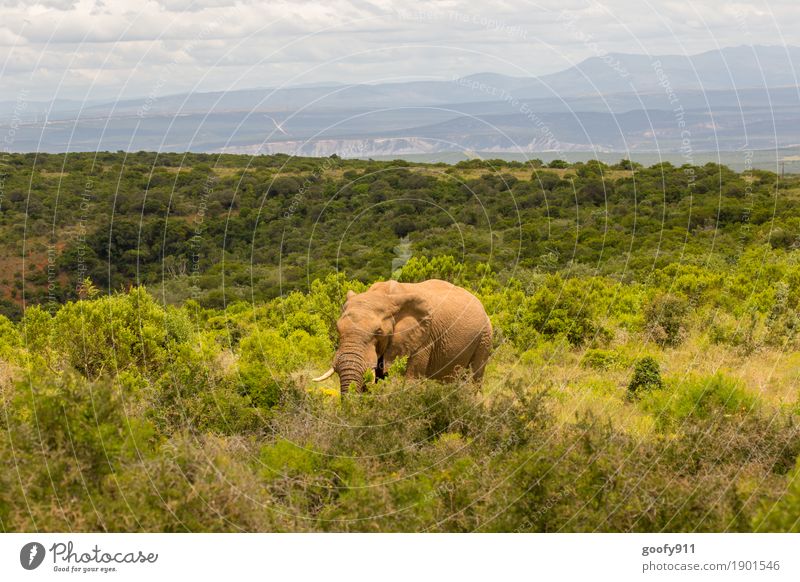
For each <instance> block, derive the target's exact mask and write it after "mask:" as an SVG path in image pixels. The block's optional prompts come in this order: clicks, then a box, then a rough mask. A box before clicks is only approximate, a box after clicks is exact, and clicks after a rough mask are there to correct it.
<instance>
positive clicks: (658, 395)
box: [642, 373, 759, 428]
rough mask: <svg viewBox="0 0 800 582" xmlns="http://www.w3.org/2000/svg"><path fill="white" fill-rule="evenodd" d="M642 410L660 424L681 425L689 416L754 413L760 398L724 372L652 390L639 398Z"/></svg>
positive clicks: (706, 416) (709, 416) (707, 416)
mask: <svg viewBox="0 0 800 582" xmlns="http://www.w3.org/2000/svg"><path fill="white" fill-rule="evenodd" d="M642 406H643V407H644V409H645V410H647V411H649V412H651V413H653V414H654V415H655V416H656V419H657V422H658V423H659V424H660V425H661V426H663V427H673V428H675V427H680V425H681V423H682V422H683V421H685V420H686V419H688V418H700V419H707V418H720V417H722V416H725V415H727V416H731V415H736V416H746V415H748V414H754V413H755V412H757V409H758V406H759V401H758V398H757V397H756V396H754V395H753V394H751V393H750V392H748V391H747V389H745V388H744V386H743V385H742V384H741V382H739V381H737V380H735V379H732V378H729V377H727V376H725V375H723V374H719V373H718V374H714V375H713V376H709V377H704V378H703V377H701V378H690V379H688V380H685V381H683V382H680V383H678V384H676V385H674V386H672V388H671V390H669V391H666V390H653V391H651V392H650V393H649V394H648V395H647V397H646V398H644V399H643V400H642Z"/></svg>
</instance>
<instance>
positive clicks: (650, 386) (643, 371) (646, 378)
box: [628, 356, 664, 395]
mask: <svg viewBox="0 0 800 582" xmlns="http://www.w3.org/2000/svg"><path fill="white" fill-rule="evenodd" d="M663 387H664V381H663V380H662V379H661V368H660V366H659V365H658V361H656V359H655V358H654V357H652V356H645V357H643V358H639V359H638V360H636V363H635V364H634V366H633V376H632V377H631V381H630V382H629V383H628V394H631V395H638V394H640V393H641V392H644V391H647V390H658V389H661V388H663Z"/></svg>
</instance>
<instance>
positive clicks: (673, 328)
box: [645, 293, 689, 347]
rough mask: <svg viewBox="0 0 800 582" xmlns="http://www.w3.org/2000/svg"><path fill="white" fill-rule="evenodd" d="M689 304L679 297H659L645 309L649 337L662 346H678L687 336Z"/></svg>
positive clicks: (666, 294) (669, 295)
mask: <svg viewBox="0 0 800 582" xmlns="http://www.w3.org/2000/svg"><path fill="white" fill-rule="evenodd" d="M688 312H689V303H688V302H687V301H686V299H684V298H682V297H679V296H677V295H672V294H669V293H664V294H660V295H657V296H656V297H655V298H654V299H653V300H652V301H651V302H650V303H649V304H648V305H647V307H646V308H645V324H646V326H647V328H646V331H647V333H648V335H649V336H650V337H651V338H652V340H653V341H654V342H656V343H657V344H658V345H660V346H665V347H666V346H677V345H679V344H680V343H681V342H682V341H683V340H684V338H685V336H686V319H687V314H688Z"/></svg>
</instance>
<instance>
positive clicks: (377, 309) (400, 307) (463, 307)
mask: <svg viewBox="0 0 800 582" xmlns="http://www.w3.org/2000/svg"><path fill="white" fill-rule="evenodd" d="M336 327H337V330H338V332H339V348H338V350H337V351H336V355H335V356H334V358H333V368H332V370H331V371H329V372H328V373H327V374H325V375H323V376H322V377H321V378H320V379H324V378H326V377H328V376H330V375H331V374H332V373H333V372H334V371H335V372H336V373H337V374H338V375H339V381H340V386H341V390H342V393H345V392H346V391H347V390H348V388H349V387H351V386H353V387H355V389H356V390H363V389H364V374H365V372H367V371H368V370H374V371H375V378H376V380H377V379H380V378H383V377H385V375H386V373H387V371H388V370H389V368H390V367H391V365H392V362H393V361H394V360H395V359H396V358H398V357H402V356H407V357H408V363H407V366H406V377H409V378H420V377H426V378H434V379H437V380H448V379H451V378H452V377H453V376H454V375H455V374H456V373H457V372H458V370H459V369H469V370H470V371H471V373H472V377H473V379H474V380H475V381H476V382H478V383H480V382H481V381H482V379H483V373H484V368H485V366H486V362H487V360H488V359H489V355H490V353H491V347H492V325H491V323H490V322H489V317H488V316H487V315H486V311H485V310H484V308H483V305H482V304H481V302H480V301H479V300H478V299H477V298H476V297H475V296H474V295H472V294H471V293H470V292H468V291H467V290H465V289H462V288H460V287H456V286H455V285H451V284H450V283H447V282H446V281H440V280H438V279H431V280H429V281H424V282H422V283H398V282H397V281H386V282H381V283H375V284H374V285H373V286H372V287H370V288H369V290H368V291H366V292H364V293H359V294H356V293H353V292H352V291H350V292H349V293H348V294H347V301H346V302H345V304H344V307H343V308H342V315H341V317H340V318H339V321H338V322H337V323H336Z"/></svg>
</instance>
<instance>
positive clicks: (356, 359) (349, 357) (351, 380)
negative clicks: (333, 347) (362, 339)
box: [337, 346, 367, 394]
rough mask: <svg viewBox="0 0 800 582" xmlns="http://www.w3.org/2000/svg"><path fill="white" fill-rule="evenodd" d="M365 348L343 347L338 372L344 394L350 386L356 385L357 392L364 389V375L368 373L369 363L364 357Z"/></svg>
mask: <svg viewBox="0 0 800 582" xmlns="http://www.w3.org/2000/svg"><path fill="white" fill-rule="evenodd" d="M363 350H364V348H361V347H351V346H343V347H342V348H340V349H339V352H338V354H337V364H338V365H337V371H338V373H339V383H340V389H341V392H342V394H344V393H345V392H347V391H348V389H349V388H350V385H351V384H353V385H355V389H356V390H361V389H362V388H363V387H364V373H365V372H366V371H367V361H366V359H364V356H363V353H362V352H363Z"/></svg>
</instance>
